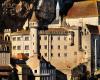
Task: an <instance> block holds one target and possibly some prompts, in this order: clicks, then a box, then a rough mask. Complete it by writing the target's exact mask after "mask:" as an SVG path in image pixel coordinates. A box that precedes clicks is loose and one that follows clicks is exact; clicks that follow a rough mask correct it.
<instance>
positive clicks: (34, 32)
mask: <svg viewBox="0 0 100 80" xmlns="http://www.w3.org/2000/svg"><path fill="white" fill-rule="evenodd" d="M29 27H30V38H31V39H30V40H31V43H30V45H31V53H32V55H34V54H37V53H38V23H37V18H36V16H35V12H33V14H32V18H31V20H30V22H29Z"/></svg>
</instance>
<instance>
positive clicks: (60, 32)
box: [40, 28, 67, 34]
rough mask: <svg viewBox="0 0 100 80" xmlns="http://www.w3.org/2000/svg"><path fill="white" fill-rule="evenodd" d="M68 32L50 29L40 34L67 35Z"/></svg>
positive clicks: (62, 29)
mask: <svg viewBox="0 0 100 80" xmlns="http://www.w3.org/2000/svg"><path fill="white" fill-rule="evenodd" d="M66 33H67V30H66V29H64V28H49V29H48V30H40V34H66Z"/></svg>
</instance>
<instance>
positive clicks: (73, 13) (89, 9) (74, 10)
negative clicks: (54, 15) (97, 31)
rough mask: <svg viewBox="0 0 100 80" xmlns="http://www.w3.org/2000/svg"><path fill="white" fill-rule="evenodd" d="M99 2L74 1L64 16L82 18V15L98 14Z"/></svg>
mask: <svg viewBox="0 0 100 80" xmlns="http://www.w3.org/2000/svg"><path fill="white" fill-rule="evenodd" d="M97 3H98V4H99V3H100V2H95V1H82V2H74V3H73V6H72V7H71V8H70V9H69V11H68V13H67V15H66V17H65V18H76V17H77V18H82V17H90V16H99V13H100V12H99V11H98V8H99V6H98V5H97Z"/></svg>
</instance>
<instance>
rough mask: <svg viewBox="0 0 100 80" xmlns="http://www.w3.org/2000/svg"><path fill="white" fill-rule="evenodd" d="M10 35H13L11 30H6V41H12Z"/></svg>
mask: <svg viewBox="0 0 100 80" xmlns="http://www.w3.org/2000/svg"><path fill="white" fill-rule="evenodd" d="M10 35H11V29H5V30H4V40H5V41H10Z"/></svg>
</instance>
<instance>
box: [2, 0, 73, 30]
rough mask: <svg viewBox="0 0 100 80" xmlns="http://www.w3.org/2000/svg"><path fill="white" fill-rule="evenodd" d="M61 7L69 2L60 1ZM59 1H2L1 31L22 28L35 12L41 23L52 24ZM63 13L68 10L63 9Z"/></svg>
mask: <svg viewBox="0 0 100 80" xmlns="http://www.w3.org/2000/svg"><path fill="white" fill-rule="evenodd" d="M58 1H59V2H60V7H61V6H63V5H64V4H65V2H66V1H68V0H58ZM69 1H71V0H69ZM56 4H57V0H0V30H3V29H4V28H11V29H12V30H14V29H17V28H19V29H20V28H22V27H23V25H24V23H25V21H26V20H27V19H31V17H32V13H33V11H35V13H36V17H37V19H38V21H39V23H46V24H50V23H51V22H52V21H53V19H54V18H55V15H56ZM63 8H65V6H64V7H62V8H61V9H62V11H63V10H66V9H63Z"/></svg>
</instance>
